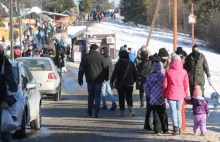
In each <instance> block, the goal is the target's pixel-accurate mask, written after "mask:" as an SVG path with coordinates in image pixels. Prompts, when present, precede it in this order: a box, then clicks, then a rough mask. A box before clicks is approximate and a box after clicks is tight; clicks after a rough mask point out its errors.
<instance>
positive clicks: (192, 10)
mask: <svg viewBox="0 0 220 142" xmlns="http://www.w3.org/2000/svg"><path fill="white" fill-rule="evenodd" d="M191 12H192V16H194V5H193V3H192V9H191ZM191 25H192V46H194V24H191Z"/></svg>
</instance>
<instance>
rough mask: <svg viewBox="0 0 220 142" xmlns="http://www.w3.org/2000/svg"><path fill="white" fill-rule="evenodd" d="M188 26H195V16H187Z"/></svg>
mask: <svg viewBox="0 0 220 142" xmlns="http://www.w3.org/2000/svg"><path fill="white" fill-rule="evenodd" d="M189 24H196V16H195V15H193V14H191V15H189Z"/></svg>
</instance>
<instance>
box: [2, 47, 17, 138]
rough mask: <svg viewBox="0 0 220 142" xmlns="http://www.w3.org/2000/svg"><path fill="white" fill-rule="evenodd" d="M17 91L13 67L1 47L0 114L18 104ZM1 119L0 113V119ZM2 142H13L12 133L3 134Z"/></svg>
mask: <svg viewBox="0 0 220 142" xmlns="http://www.w3.org/2000/svg"><path fill="white" fill-rule="evenodd" d="M17 89H18V87H17V83H16V81H15V78H14V74H13V72H12V65H11V63H10V62H9V60H8V59H7V58H6V57H5V56H4V48H3V46H2V45H0V112H1V111H2V110H4V109H7V108H8V107H11V106H12V105H13V104H15V103H16V102H17V97H16V92H17ZM1 117H2V116H1V113H0V118H1ZM0 141H3V142H11V141H12V136H11V133H9V132H4V133H1V134H0Z"/></svg>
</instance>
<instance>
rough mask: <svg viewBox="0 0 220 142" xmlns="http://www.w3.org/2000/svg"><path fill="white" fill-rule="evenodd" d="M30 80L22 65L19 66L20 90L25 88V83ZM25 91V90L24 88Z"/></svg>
mask: <svg viewBox="0 0 220 142" xmlns="http://www.w3.org/2000/svg"><path fill="white" fill-rule="evenodd" d="M29 81H30V79H29V76H28V74H27V72H26V70H25V69H24V66H23V65H22V66H21V84H22V90H26V86H27V83H28V82H29ZM26 91H27V90H26Z"/></svg>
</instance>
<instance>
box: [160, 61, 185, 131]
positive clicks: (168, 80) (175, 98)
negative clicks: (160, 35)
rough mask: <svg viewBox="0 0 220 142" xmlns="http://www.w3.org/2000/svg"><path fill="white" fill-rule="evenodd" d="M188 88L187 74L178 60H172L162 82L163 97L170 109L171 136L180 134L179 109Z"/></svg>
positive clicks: (180, 118)
mask: <svg viewBox="0 0 220 142" xmlns="http://www.w3.org/2000/svg"><path fill="white" fill-rule="evenodd" d="M188 87H189V80H188V75H187V72H186V71H185V70H184V69H183V64H182V63H181V61H180V60H178V59H176V60H173V61H172V62H171V64H170V68H169V69H167V70H166V73H165V77H164V81H163V97H164V98H167V100H168V103H169V105H170V109H171V117H172V124H173V135H177V134H178V131H179V134H181V133H182V130H181V128H182V117H181V107H182V103H183V99H184V98H186V93H187V91H188Z"/></svg>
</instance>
